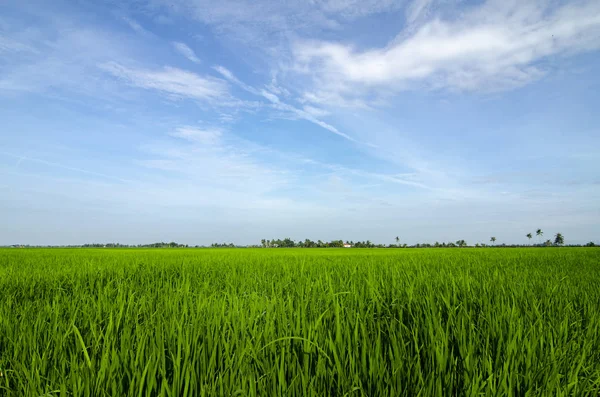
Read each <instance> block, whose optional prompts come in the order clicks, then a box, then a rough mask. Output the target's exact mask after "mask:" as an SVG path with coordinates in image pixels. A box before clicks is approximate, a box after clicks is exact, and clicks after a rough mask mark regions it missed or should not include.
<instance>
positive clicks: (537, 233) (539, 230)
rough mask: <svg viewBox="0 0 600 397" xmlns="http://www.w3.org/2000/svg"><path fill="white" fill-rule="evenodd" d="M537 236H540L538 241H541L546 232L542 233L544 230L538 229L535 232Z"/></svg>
mask: <svg viewBox="0 0 600 397" xmlns="http://www.w3.org/2000/svg"><path fill="white" fill-rule="evenodd" d="M535 235H536V236H538V241H541V239H540V238H541V237H542V236H543V235H544V232H542V229H538V230H536V231H535Z"/></svg>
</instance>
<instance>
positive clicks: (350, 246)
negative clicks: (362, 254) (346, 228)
mask: <svg viewBox="0 0 600 397" xmlns="http://www.w3.org/2000/svg"><path fill="white" fill-rule="evenodd" d="M344 248H352V244H344Z"/></svg>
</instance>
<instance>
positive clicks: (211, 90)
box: [101, 62, 229, 100]
mask: <svg viewBox="0 0 600 397" xmlns="http://www.w3.org/2000/svg"><path fill="white" fill-rule="evenodd" d="M101 68H102V69H103V70H105V71H106V72H108V73H110V74H112V75H113V76H115V77H117V78H119V79H121V80H123V81H125V82H127V83H128V84H129V85H131V86H134V87H139V88H143V89H148V90H155V91H159V92H162V93H164V94H166V95H168V96H169V97H173V98H192V99H199V100H214V99H219V98H226V97H228V96H229V90H228V87H227V84H226V82H225V81H223V80H221V79H216V78H214V77H210V76H199V75H197V74H195V73H192V72H188V71H186V70H182V69H178V68H174V67H164V68H162V69H158V70H150V69H140V68H129V67H126V66H123V65H121V64H119V63H116V62H110V63H106V64H103V65H101Z"/></svg>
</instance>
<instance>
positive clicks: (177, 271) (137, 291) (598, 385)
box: [0, 248, 600, 396]
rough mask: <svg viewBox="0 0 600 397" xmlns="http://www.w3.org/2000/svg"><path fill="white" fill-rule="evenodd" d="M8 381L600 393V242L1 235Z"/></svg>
mask: <svg viewBox="0 0 600 397" xmlns="http://www.w3.org/2000/svg"><path fill="white" fill-rule="evenodd" d="M0 372H1V375H0V395H2V396H42V395H45V396H480V395H485V396H538V395H540V396H598V395H600V249H596V248H522V249H521V248H519V249H493V248H486V249H420V250H412V249H379V250H377V249H375V250H368V249H365V250H363V249H164V250H161V249H149V250H142V249H122V250H118V249H113V250H110V249H3V250H0Z"/></svg>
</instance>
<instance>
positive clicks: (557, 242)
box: [554, 233, 565, 245]
mask: <svg viewBox="0 0 600 397" xmlns="http://www.w3.org/2000/svg"><path fill="white" fill-rule="evenodd" d="M564 243H565V238H564V237H563V235H562V234H560V233H556V236H554V244H555V245H563V244H564Z"/></svg>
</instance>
